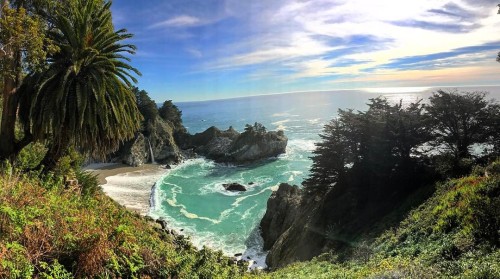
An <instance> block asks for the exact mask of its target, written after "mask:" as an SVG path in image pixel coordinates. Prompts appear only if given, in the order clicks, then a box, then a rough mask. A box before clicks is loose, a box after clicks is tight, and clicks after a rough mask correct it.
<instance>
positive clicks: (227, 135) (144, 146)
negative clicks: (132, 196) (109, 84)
mask: <svg viewBox="0 0 500 279" xmlns="http://www.w3.org/2000/svg"><path fill="white" fill-rule="evenodd" d="M178 130H179V129H177V128H175V127H173V125H172V124H171V123H170V122H169V121H164V120H162V119H161V118H158V119H157V120H156V121H155V123H154V125H153V126H152V127H149V129H148V134H145V133H138V134H137V136H136V137H135V138H134V139H132V140H130V141H128V142H126V143H125V144H124V145H123V146H122V147H121V148H120V150H119V151H118V152H117V153H115V155H114V156H113V157H114V159H113V161H114V162H121V163H124V164H127V165H130V166H140V165H142V164H144V163H149V162H152V157H151V155H150V154H151V152H150V147H149V144H151V151H152V153H153V156H154V160H155V161H156V162H158V163H162V164H175V163H179V162H180V161H181V160H182V159H183V158H185V157H193V156H196V155H202V156H205V157H207V158H208V159H212V160H214V161H216V162H224V163H235V164H245V163H251V162H254V161H258V160H261V159H267V158H270V157H276V156H278V155H279V154H282V153H285V151H286V146H287V142H288V138H287V137H286V136H285V134H284V133H283V131H270V132H268V131H266V129H265V128H264V126H262V125H261V124H258V123H255V125H253V126H251V125H247V126H246V128H245V131H244V132H243V133H239V132H237V131H236V130H234V129H233V128H232V127H229V129H228V130H226V131H222V130H220V129H218V128H216V127H210V128H208V129H207V130H205V131H204V132H202V133H198V134H195V135H189V134H187V133H186V132H184V133H178V132H176V131H178ZM181 130H184V131H185V128H184V129H181Z"/></svg>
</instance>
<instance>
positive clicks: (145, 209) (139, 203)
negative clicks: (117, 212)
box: [84, 163, 170, 216]
mask: <svg viewBox="0 0 500 279" xmlns="http://www.w3.org/2000/svg"><path fill="white" fill-rule="evenodd" d="M84 169H85V170H86V171H89V172H91V173H93V174H95V175H97V179H98V182H99V185H100V186H101V187H102V190H103V192H104V193H105V194H106V195H107V196H109V197H110V198H112V199H113V200H114V201H116V202H118V203H119V204H121V205H123V206H125V208H127V209H129V210H132V211H135V212H138V213H139V214H141V215H143V216H146V215H148V213H149V211H150V198H151V193H152V188H153V187H154V185H155V183H156V182H157V181H158V180H159V179H160V178H162V177H163V176H165V175H167V174H168V173H169V172H170V170H169V169H165V167H164V166H163V165H157V164H144V165H142V166H140V167H131V166H128V165H125V164H117V163H101V164H90V165H88V166H86V167H85V168H84Z"/></svg>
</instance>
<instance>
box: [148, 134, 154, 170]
mask: <svg viewBox="0 0 500 279" xmlns="http://www.w3.org/2000/svg"><path fill="white" fill-rule="evenodd" d="M146 139H147V140H148V144H149V153H150V154H151V163H152V164H154V163H155V156H154V155H153V148H151V142H150V141H149V138H146Z"/></svg>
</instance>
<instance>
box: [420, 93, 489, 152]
mask: <svg viewBox="0 0 500 279" xmlns="http://www.w3.org/2000/svg"><path fill="white" fill-rule="evenodd" d="M485 97H486V93H484V92H462V93H458V92H457V91H450V92H446V91H444V90H438V91H437V92H436V93H434V94H433V95H432V96H431V97H430V104H429V105H428V106H427V107H426V110H427V115H428V121H429V125H431V127H432V133H433V136H434V138H435V139H434V145H435V146H436V147H437V148H438V149H442V150H443V151H446V152H450V153H451V155H452V156H453V158H454V160H455V162H458V161H459V160H460V159H464V158H470V157H471V153H470V151H471V147H472V145H474V144H485V143H487V142H488V140H489V139H490V138H491V136H492V133H493V132H494V131H495V128H493V126H494V125H495V115H498V112H499V109H498V105H496V104H495V103H493V102H489V101H487V100H486V98H485Z"/></svg>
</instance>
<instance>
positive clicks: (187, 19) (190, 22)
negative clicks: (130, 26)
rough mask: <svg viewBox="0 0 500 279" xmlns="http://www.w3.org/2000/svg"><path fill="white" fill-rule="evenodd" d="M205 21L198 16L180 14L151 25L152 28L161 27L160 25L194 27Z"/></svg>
mask: <svg viewBox="0 0 500 279" xmlns="http://www.w3.org/2000/svg"><path fill="white" fill-rule="evenodd" d="M202 23H203V21H202V20H200V19H199V18H197V17H194V16H189V15H180V16H176V17H172V18H169V19H167V20H164V21H160V22H157V23H154V24H152V25H151V26H150V28H159V27H192V26H197V25H200V24H202Z"/></svg>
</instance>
